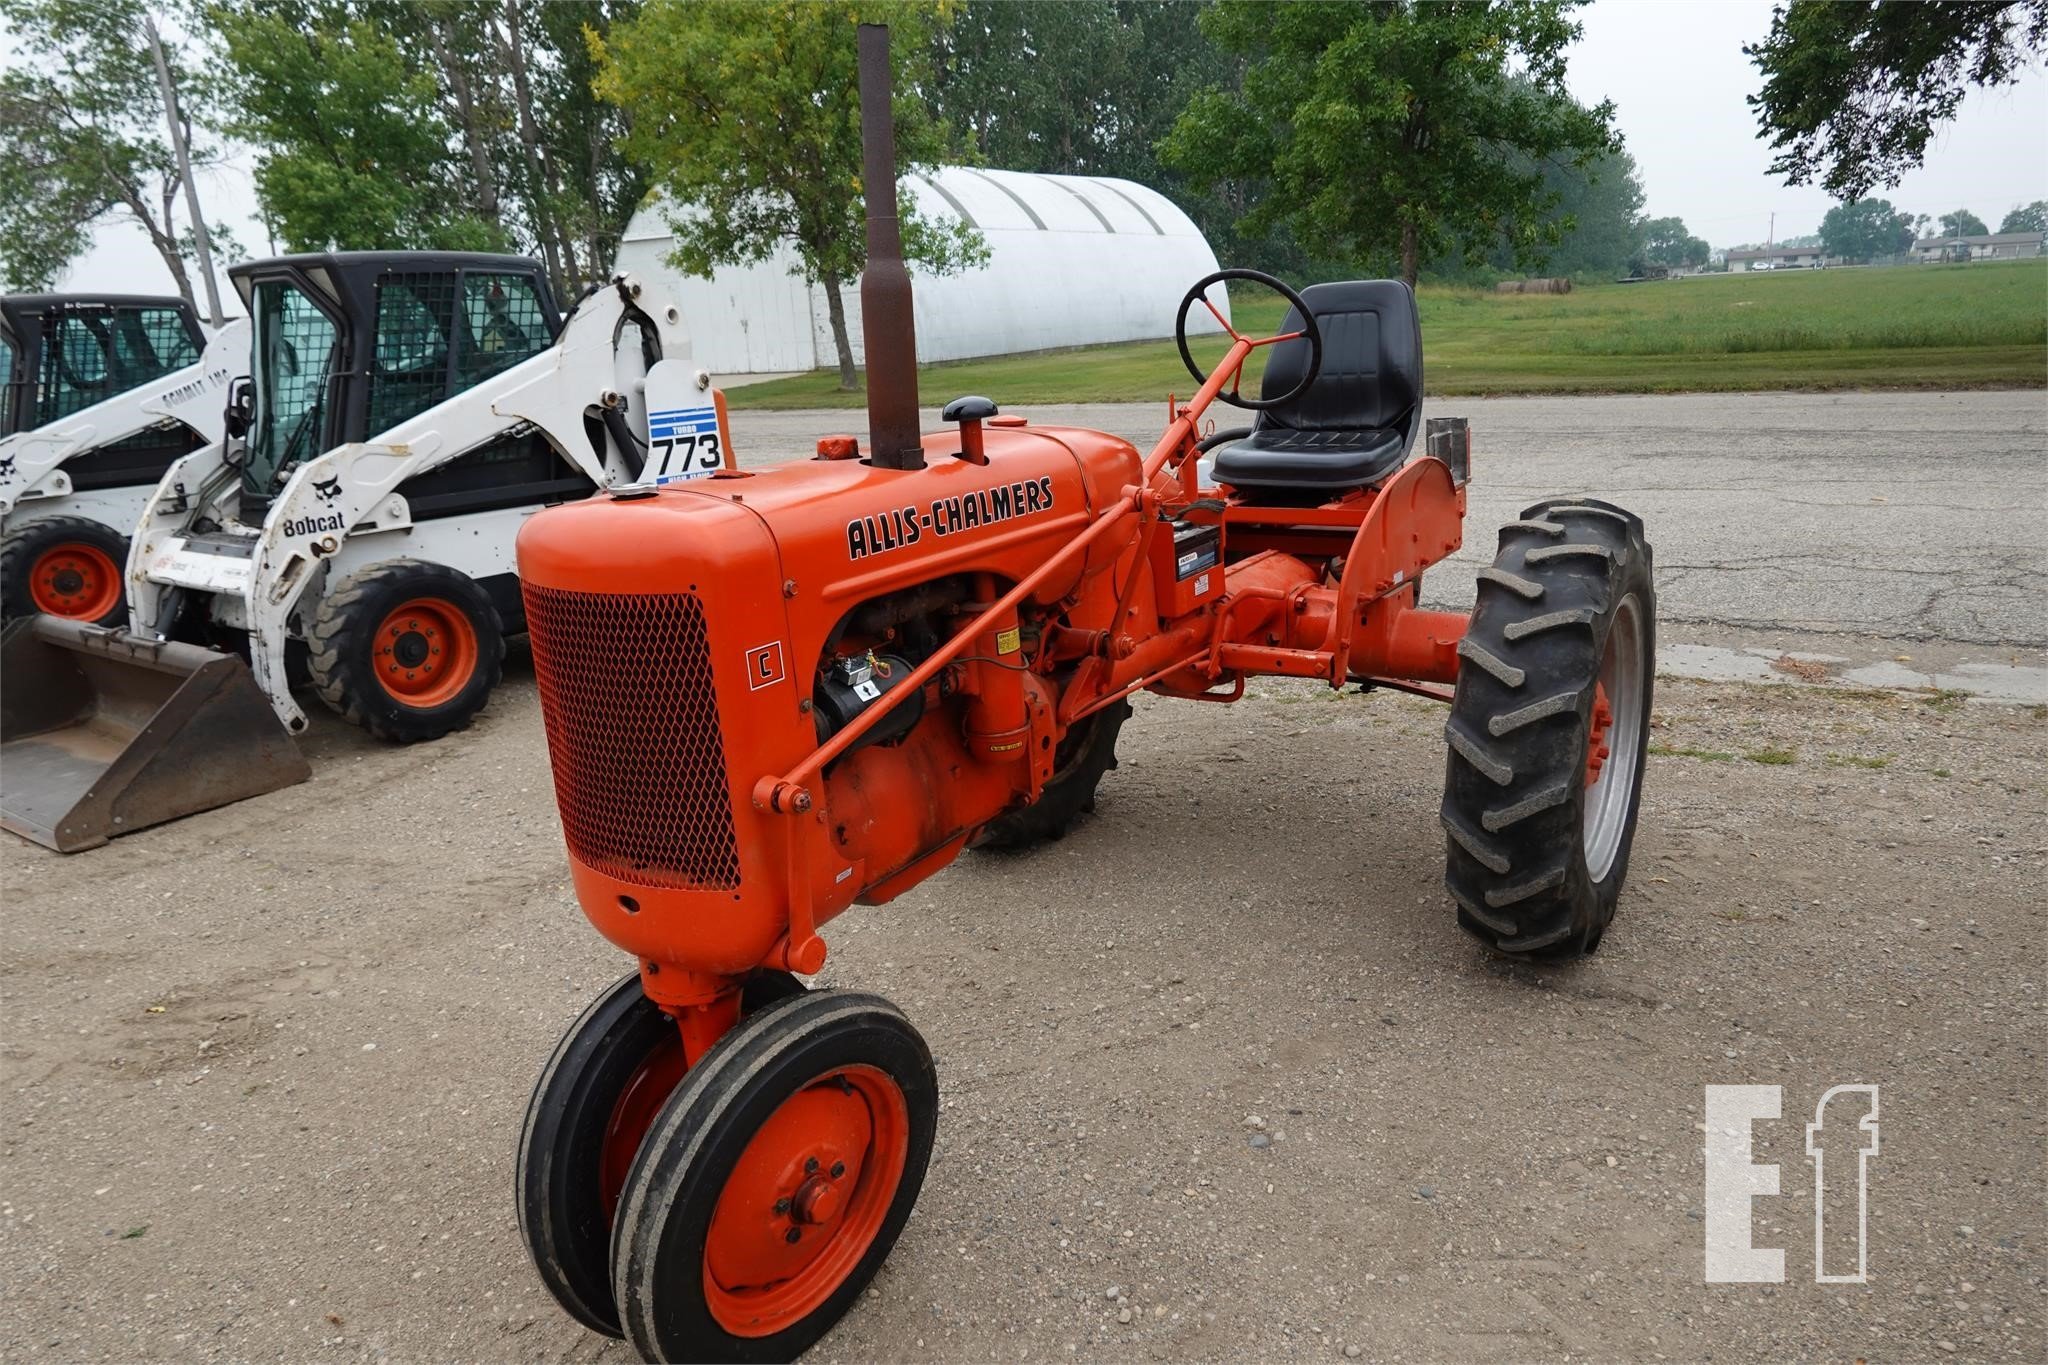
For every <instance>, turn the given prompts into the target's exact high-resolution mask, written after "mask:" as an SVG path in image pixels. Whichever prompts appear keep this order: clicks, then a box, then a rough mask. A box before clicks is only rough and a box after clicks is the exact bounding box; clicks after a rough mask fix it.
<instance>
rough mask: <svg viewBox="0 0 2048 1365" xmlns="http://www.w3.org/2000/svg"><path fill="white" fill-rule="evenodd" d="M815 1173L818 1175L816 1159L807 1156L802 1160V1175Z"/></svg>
mask: <svg viewBox="0 0 2048 1365" xmlns="http://www.w3.org/2000/svg"><path fill="white" fill-rule="evenodd" d="M817 1173H818V1158H816V1157H814V1156H807V1157H805V1158H804V1174H805V1175H816V1174H817Z"/></svg>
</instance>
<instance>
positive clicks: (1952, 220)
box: [1941, 209, 1991, 237]
mask: <svg viewBox="0 0 2048 1365" xmlns="http://www.w3.org/2000/svg"><path fill="white" fill-rule="evenodd" d="M1990 231H1991V229H1990V228H1988V227H1985V226H1984V220H1983V219H1982V218H1979V217H1978V216H1977V215H1976V214H1974V213H1972V212H1970V211H1969V210H1968V209H1957V210H1956V211H1955V212H1954V213H1944V214H1942V215H1941V233H1942V235H1943V236H1944V237H1982V236H1983V235H1984V234H1986V233H1988V232H1990Z"/></svg>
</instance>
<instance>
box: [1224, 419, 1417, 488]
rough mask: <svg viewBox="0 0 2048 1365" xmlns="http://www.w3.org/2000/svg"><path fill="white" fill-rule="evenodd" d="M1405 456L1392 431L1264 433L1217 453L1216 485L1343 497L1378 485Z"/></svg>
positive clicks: (1266, 429) (1403, 441) (1272, 429)
mask: <svg viewBox="0 0 2048 1365" xmlns="http://www.w3.org/2000/svg"><path fill="white" fill-rule="evenodd" d="M1406 453H1407V441H1406V438H1405V436H1404V433H1402V432H1400V431H1398V430H1394V431H1388V430H1360V431H1295V430H1293V429H1291V428H1288V427H1261V428H1260V429H1258V430H1257V431H1254V432H1253V433H1252V434H1251V435H1249V436H1247V437H1245V438H1244V439H1243V440H1241V441H1232V442H1231V443H1230V444H1229V445H1224V446H1218V447H1217V448H1216V450H1215V451H1214V458H1215V465H1214V468H1215V471H1216V482H1218V483H1225V484H1229V485H1230V486H1231V487H1233V488H1253V489H1262V488H1272V489H1287V490H1290V491H1299V492H1321V491H1332V492H1334V491H1339V490H1342V489H1347V488H1360V487H1363V486H1365V485H1366V484H1371V483H1378V482H1379V481H1380V480H1381V479H1384V478H1385V477H1387V475H1389V474H1391V473H1393V472H1394V471H1395V470H1397V469H1399V468H1400V467H1401V464H1402V460H1403V457H1404V456H1405V455H1406Z"/></svg>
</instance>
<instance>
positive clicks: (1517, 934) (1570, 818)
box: [1443, 498, 1657, 958]
mask: <svg viewBox="0 0 2048 1365" xmlns="http://www.w3.org/2000/svg"><path fill="white" fill-rule="evenodd" d="M1656 623H1657V593H1656V587H1655V584H1654V582H1653V581H1652V575H1651V563H1650V546H1649V542H1648V541H1647V540H1645V539H1644V537H1643V524H1642V521H1641V520H1640V519H1639V518H1637V517H1635V516H1633V515H1631V514H1629V513H1627V512H1624V511H1622V510H1621V509H1620V508H1618V507H1614V506H1612V505H1610V504H1608V503H1603V502H1596V501H1594V500H1592V499H1590V498H1575V499H1563V498H1560V499H1555V500H1552V501H1549V502H1543V503H1538V504H1537V505H1536V506H1534V507H1531V508H1529V509H1528V510H1527V511H1525V512H1524V513H1523V514H1522V520H1520V521H1516V522H1511V523H1509V524H1508V525H1507V526H1505V527H1503V528H1502V530H1501V535H1500V550H1499V553H1498V554H1497V555H1496V556H1495V558H1494V562H1493V565H1492V566H1491V567H1490V568H1487V569H1483V570H1481V571H1480V575H1479V593H1478V604H1477V606H1476V607H1475V608H1474V610H1473V613H1472V621H1471V624H1470V625H1469V626H1468V627H1467V629H1466V634H1465V639H1464V641H1463V642H1462V643H1461V644H1460V645H1459V647H1458V654H1459V668H1458V685H1457V691H1456V694H1455V696H1454V698H1453V700H1452V702H1451V715H1450V720H1449V721H1448V723H1447V724H1446V726H1445V731H1444V734H1445V738H1446V739H1447V740H1448V741H1449V744H1450V750H1451V751H1450V756H1449V759H1448V767H1447V769H1446V772H1445V778H1444V804H1443V822H1444V829H1445V832H1446V834H1447V843H1446V857H1447V865H1446V872H1445V882H1446V884H1447V885H1448V886H1449V888H1450V892H1451V895H1452V897H1453V898H1454V899H1455V900H1456V901H1457V903H1458V922H1459V924H1460V925H1462V926H1463V927H1464V928H1465V929H1466V930H1467V931H1468V932H1470V933H1472V934H1474V935H1476V936H1477V937H1479V938H1480V939H1482V940H1484V941H1485V942H1486V943H1487V944H1489V945H1490V946H1492V947H1494V948H1496V949H1498V950H1499V951H1501V952H1504V953H1512V954H1517V955H1520V956H1527V957H1536V958H1568V957H1575V956H1577V955H1579V954H1581V953H1589V952H1591V951H1593V949H1594V948H1596V947H1598V946H1599V943H1600V938H1601V935H1602V934H1604V933H1605V932H1606V930H1607V926H1608V923H1609V922H1610V921H1611V920H1612V919H1613V918H1614V907H1615V903H1616V901H1617V900H1618V899H1619V898H1620V895H1621V887H1622V883H1623V881H1624V880H1625V879H1626V877H1627V875H1628V857H1629V848H1630V845H1631V844H1632V843H1633V842H1634V840H1635V830H1636V813H1637V808H1638V805H1639V803H1640V802H1641V799H1642V781H1643V761H1644V758H1645V756H1646V753H1647V749H1646V744H1647V739H1648V735H1649V729H1650V701H1651V694H1652V691H1653V687H1654V683H1655V676H1656Z"/></svg>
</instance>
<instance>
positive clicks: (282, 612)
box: [0, 252, 730, 849]
mask: <svg viewBox="0 0 2048 1365" xmlns="http://www.w3.org/2000/svg"><path fill="white" fill-rule="evenodd" d="M229 276H230V278H231V280H232V281H233V283H234V286H235V288H236V290H237V292H238V293H239V294H240V295H241V298H242V301H243V303H244V304H245V306H246V307H247V309H248V312H249V319H250V321H249V328H250V330H249V333H248V335H249V345H250V353H249V358H248V375H249V378H248V382H247V383H246V384H243V385H238V386H236V388H235V389H234V392H233V394H232V396H231V399H230V401H229V402H228V403H227V411H226V416H225V429H226V434H225V438H224V439H223V440H222V441H221V442H220V443H218V444H215V445H210V446H207V447H204V448H202V449H199V450H196V451H194V452H192V453H191V454H189V455H186V456H184V457H183V458H181V459H179V460H177V461H176V462H174V463H172V464H171V465H170V466H169V468H168V469H167V470H166V471H165V472H164V474H163V477H162V479H161V480H160V482H159V483H158V484H157V485H156V487H155V488H154V490H153V492H152V494H151V495H150V497H149V498H148V499H147V500H146V503H145V505H144V506H143V507H142V509H141V511H140V513H139V515H138V518H137V521H136V524H135V526H134V528H133V546H132V549H131V552H130V554H129V557H128V560H127V564H126V586H127V591H128V596H129V600H130V602H131V617H130V621H129V623H128V626H127V628H126V629H125V630H124V629H112V630H99V629H95V628H92V627H88V626H83V625H78V624H74V623H63V622H54V621H51V620H48V619H42V620H39V621H37V622H36V623H34V626H33V628H32V629H24V630H22V631H20V632H18V635H19V638H18V639H13V638H11V639H10V641H9V644H8V646H7V659H6V662H5V667H6V668H7V670H8V675H9V678H10V683H11V685H10V688H9V693H8V696H7V698H6V699H5V706H4V713H5V714H4V718H0V730H4V736H0V738H4V741H5V746H6V747H5V751H4V765H5V771H4V774H0V810H4V821H0V822H4V823H5V825H6V827H7V828H10V829H14V830H16V831H17V832H20V833H24V834H27V835H28V836H29V837H31V838H34V839H37V840H39V841H41V842H44V843H47V844H50V845H51V846H53V847H57V848H63V849H70V848H77V847H88V846H91V845H92V844H94V843H98V842H104V840H105V839H106V838H108V837H110V836H111V835H113V834H118V833H125V832H128V831H130V830H133V829H135V828H137V827H139V826H140V825H142V824H149V823H155V822H156V821H158V820H162V819H168V818H171V817H172V816H175V815H181V814H188V813H190V812H191V811H193V810H201V809H206V808H208V807H210V806H214V805H219V804H222V803H223V801H225V800H233V799H239V798H240V797H243V796H248V795H253V794H255V793H257V792H260V791H266V790H270V789H272V788H274V787H276V786H280V785H284V784H286V783H289V782H294V781H300V780H303V779H304V778H305V777H306V776H307V775H308V769H307V766H306V763H305V760H304V759H303V758H302V757H301V756H300V755H299V754H298V752H297V749H296V747H295V746H294V745H293V744H292V743H291V741H290V739H289V738H288V736H290V735H296V734H298V733H299V732H301V731H302V730H304V729H305V728H306V725H307V723H308V721H307V716H306V713H305V711H304V709H303V707H302V705H301V702H300V699H299V698H298V697H297V696H295V695H294V692H293V685H294V683H297V682H300V681H301V680H303V681H305V682H307V683H309V684H310V685H311V687H312V688H313V690H315V691H316V692H317V693H318V694H319V696H320V697H321V699H322V700H323V701H324V702H326V703H327V704H328V705H329V706H330V707H332V708H333V709H334V710H335V711H337V712H339V713H340V714H341V715H342V716H344V717H346V718H347V719H348V720H350V721H352V722H354V723H356V724H358V725H361V726H362V727H363V728H365V729H366V730H369V731H370V732H371V733H373V734H375V735H378V736H380V737H382V738H386V739H391V740H397V741H414V740H430V739H436V738H439V737H441V736H443V735H447V734H449V733H450V732H452V731H456V730H460V729H462V728H464V727H465V726H467V725H468V724H469V723H470V721H471V720H472V719H473V718H474V717H475V716H476V715H477V713H478V712H479V711H480V710H481V709H482V708H483V706H484V704H485V702H486V700H487V699H488V698H489V696H490V694H491V691H492V689H493V688H494V687H495V686H496V684H497V682H498V680H499V676H500V666H501V661H502V659H503V656H504V649H505V638H506V637H507V636H508V635H511V634H515V633H518V632H521V631H524V630H525V628H526V620H525V611H524V603H523V600H522V598H521V595H520V592H519V586H518V581H517V579H516V578H515V577H514V567H515V566H514V555H513V541H514V537H515V535H516V533H517V531H518V529H519V526H520V525H521V523H522V522H523V521H524V520H525V519H526V518H528V517H530V516H531V515H533V514H534V513H535V512H537V511H539V510H540V509H541V508H543V507H546V506H549V505H551V504H555V503H562V502H572V501H575V500H577V499H580V498H584V497H587V496H589V495H590V494H591V493H593V492H594V491H596V490H598V489H600V488H616V487H619V486H620V485H624V484H632V483H641V482H645V483H647V484H649V485H650V486H658V485H659V484H660V483H661V482H662V481H664V480H669V481H673V480H676V479H681V478H687V477H691V476H696V475H702V474H708V473H711V472H713V471H714V470H716V469H721V468H724V467H725V464H726V462H727V461H729V459H730V453H729V452H730V442H729V441H728V440H726V439H725V427H724V421H723V410H722V407H721V405H720V402H719V399H718V397H717V395H716V394H715V393H714V391H712V390H711V388H710V386H709V378H708V376H706V375H705V374H704V373H703V372H702V371H700V370H698V369H696V367H695V366H694V364H693V363H692V360H691V356H690V345H689V337H688V333H687V332H686V330H685V329H684V326H683V321H682V318H681V315H680V314H679V313H678V312H677V310H676V309H675V308H674V307H673V306H672V305H670V304H669V303H667V302H665V301H656V300H654V299H651V298H648V297H645V296H644V293H643V290H642V288H641V286H640V285H639V284H638V283H637V282H636V281H634V280H632V279H629V278H620V279H617V280H614V281H611V282H610V283H608V284H605V285H603V286H602V287H599V288H596V289H594V290H593V291H592V292H590V293H589V294H588V295H586V296H585V297H584V298H583V299H582V300H581V301H580V302H579V303H578V304H577V306H576V307H575V308H573V309H572V310H571V311H570V313H569V315H568V317H567V318H566V319H565V318H563V317H562V316H561V315H560V313H559V312H558V310H557V308H556V303H555V299H554V296H553V294H552V293H551V291H550V290H549V287H548V284H547V279H546V276H545V274H544V273H543V271H542V269H541V267H540V265H539V264H538V263H537V262H535V261H533V260H531V259H529V258H527V257H521V256H494V255H471V254H455V253H438V252H398V253H391V252H344V253H335V254H324V255H308V256H289V257H282V258H278V259H273V260H266V261H258V262H252V263H249V264H245V265H241V266H237V267H235V268H234V269H232V270H231V271H230V272H229ZM650 413H651V414H652V415H653V420H652V421H651V422H650ZM17 656H18V658H19V667H17V665H16V658H17ZM223 657H224V658H227V659H228V660H229V664H230V666H229V667H226V668H223V669H217V670H216V669H211V667H210V666H211V663H212V661H213V660H214V659H216V658H223ZM21 676H30V677H33V678H36V679H38V680H39V681H38V682H37V683H36V684H34V685H33V686H31V687H29V688H27V689H19V688H18V687H17V686H16V685H12V684H13V680H14V679H16V678H17V677H21ZM203 678H212V679H213V680H214V681H213V682H212V683H209V684H207V686H209V687H210V688H211V689H212V690H211V691H210V692H209V693H208V697H209V699H208V700H206V701H205V702H204V703H203V704H202V703H201V702H199V701H198V700H196V699H195V696H194V693H193V691H192V689H194V688H198V687H200V686H201V683H202V679H203ZM17 703H19V704H17ZM174 717H183V719H182V720H181V721H180V723H178V724H172V723H171V720H172V718H174ZM223 736H230V737H233V738H234V739H235V740H236V741H237V743H235V744H226V743H224V742H223V739H222V737H223ZM230 753H231V754H233V755H234V756H235V757H234V758H233V760H232V761H216V760H215V757H214V756H215V755H218V754H230ZM145 769H146V770H148V771H150V772H165V773H176V772H183V773H185V774H186V775H187V780H186V781H185V782H184V783H183V785H182V786H181V785H180V784H179V783H178V782H175V781H169V780H165V781H154V780H144V778H143V777H142V776H140V774H141V773H142V772H143V771H144V770H145ZM223 769H225V770H226V771H223ZM129 776H132V777H133V781H132V783H131V784H129V785H124V782H125V781H126V779H127V778H128V777H129ZM124 793H125V794H124ZM146 793H155V794H154V795H148V796H147V799H145V795H146Z"/></svg>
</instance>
